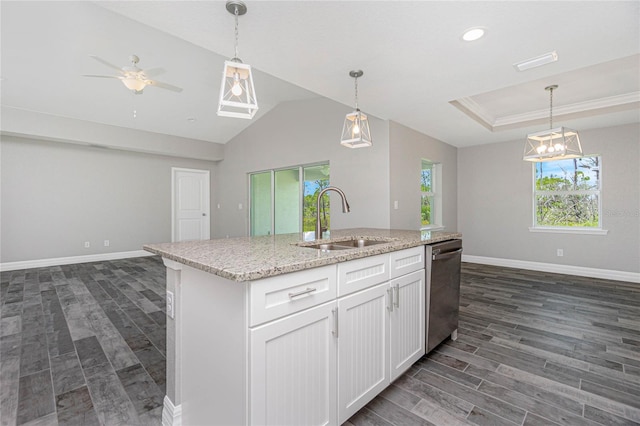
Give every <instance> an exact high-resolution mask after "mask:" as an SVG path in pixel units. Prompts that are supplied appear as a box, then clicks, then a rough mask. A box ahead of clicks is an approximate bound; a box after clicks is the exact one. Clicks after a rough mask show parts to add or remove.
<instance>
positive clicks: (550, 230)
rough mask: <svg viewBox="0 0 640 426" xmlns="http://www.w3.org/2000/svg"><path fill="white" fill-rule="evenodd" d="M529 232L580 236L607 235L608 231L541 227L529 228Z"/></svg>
mask: <svg viewBox="0 0 640 426" xmlns="http://www.w3.org/2000/svg"><path fill="white" fill-rule="evenodd" d="M529 232H547V233H550V234H578V235H607V234H608V233H609V231H608V230H606V229H596V228H594V229H589V228H560V227H558V228H551V227H549V228H545V227H541V226H537V227H533V226H531V227H529Z"/></svg>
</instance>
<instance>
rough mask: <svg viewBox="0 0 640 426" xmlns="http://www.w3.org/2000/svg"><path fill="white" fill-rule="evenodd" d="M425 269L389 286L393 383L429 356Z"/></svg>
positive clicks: (401, 278) (399, 279)
mask: <svg viewBox="0 0 640 426" xmlns="http://www.w3.org/2000/svg"><path fill="white" fill-rule="evenodd" d="M424 282H425V275H424V269H420V270H418V271H415V272H412V273H410V274H407V275H403V276H401V277H400V278H396V279H393V280H391V281H390V282H389V296H390V299H391V303H390V309H389V311H390V312H389V317H390V321H389V324H390V331H389V334H390V358H391V381H394V380H395V379H397V378H398V377H399V376H400V375H402V373H404V372H405V371H406V370H407V369H409V367H411V366H412V365H413V363H415V362H416V361H418V360H419V359H420V358H421V357H422V355H424V353H425V330H424V328H425V320H424V315H425V312H424V306H425V299H424V297H425V296H424V292H425V288H424Z"/></svg>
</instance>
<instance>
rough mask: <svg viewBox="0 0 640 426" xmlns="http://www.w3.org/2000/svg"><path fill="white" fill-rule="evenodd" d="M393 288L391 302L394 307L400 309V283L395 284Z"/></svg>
mask: <svg viewBox="0 0 640 426" xmlns="http://www.w3.org/2000/svg"><path fill="white" fill-rule="evenodd" d="M393 289H394V290H395V292H396V295H395V297H394V302H393V304H394V306H395V307H396V308H398V309H400V284H396V286H395V287H394V288H393Z"/></svg>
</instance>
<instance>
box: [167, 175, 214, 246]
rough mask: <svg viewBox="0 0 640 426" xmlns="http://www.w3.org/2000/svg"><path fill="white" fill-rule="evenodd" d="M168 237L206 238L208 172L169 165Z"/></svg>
mask: <svg viewBox="0 0 640 426" xmlns="http://www.w3.org/2000/svg"><path fill="white" fill-rule="evenodd" d="M171 174H172V191H171V192H172V197H171V198H172V215H171V217H172V220H171V240H172V241H174V242H177V241H190V240H208V239H209V238H210V223H211V222H210V221H211V218H210V217H209V213H210V211H209V207H210V203H209V196H210V195H209V171H208V170H194V169H180V168H176V167H173V168H172V169H171Z"/></svg>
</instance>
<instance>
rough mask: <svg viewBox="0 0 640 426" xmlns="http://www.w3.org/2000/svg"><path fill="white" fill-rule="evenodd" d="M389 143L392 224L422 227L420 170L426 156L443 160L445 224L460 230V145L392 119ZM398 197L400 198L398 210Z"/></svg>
mask: <svg viewBox="0 0 640 426" xmlns="http://www.w3.org/2000/svg"><path fill="white" fill-rule="evenodd" d="M389 144H390V150H389V164H390V176H391V181H390V186H391V188H390V195H391V199H390V206H389V208H390V211H391V213H390V214H391V227H392V228H396V229H420V170H421V166H422V164H421V159H423V158H424V159H429V160H431V161H433V162H437V163H441V164H442V225H444V226H445V228H446V230H447V231H457V227H458V209H457V203H458V200H457V198H458V164H457V148H455V147H453V146H451V145H448V144H446V143H444V142H441V141H439V140H437V139H434V138H432V137H430V136H427V135H425V134H422V133H419V132H416V131H415V130H412V129H410V128H408V127H405V126H403V125H401V124H398V123H395V122H390V123H389ZM394 201H398V209H397V210H396V209H394V205H393V203H394Z"/></svg>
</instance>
